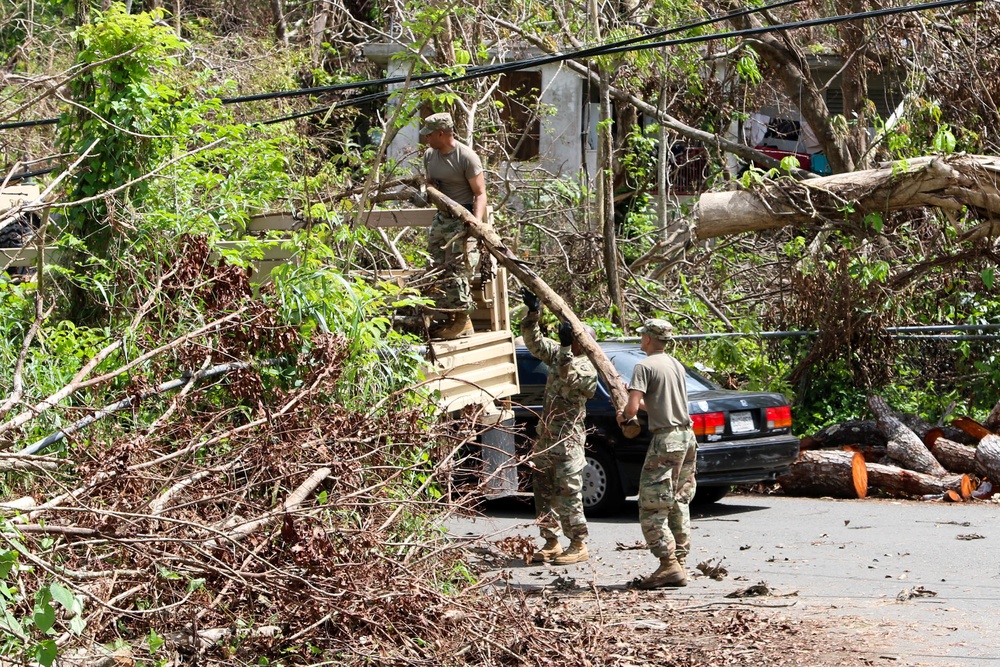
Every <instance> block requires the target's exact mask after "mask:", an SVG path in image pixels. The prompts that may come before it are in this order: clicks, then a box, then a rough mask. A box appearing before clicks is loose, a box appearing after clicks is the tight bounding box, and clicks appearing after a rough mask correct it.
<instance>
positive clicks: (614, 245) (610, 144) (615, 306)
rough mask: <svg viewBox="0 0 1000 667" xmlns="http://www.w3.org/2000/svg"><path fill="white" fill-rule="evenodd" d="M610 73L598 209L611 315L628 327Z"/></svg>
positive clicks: (604, 96) (604, 85) (604, 86)
mask: <svg viewBox="0 0 1000 667" xmlns="http://www.w3.org/2000/svg"><path fill="white" fill-rule="evenodd" d="M608 76H609V75H608V73H607V72H601V89H600V96H601V122H600V124H599V125H598V128H600V131H599V133H598V151H597V166H598V172H597V177H598V183H599V187H598V189H597V192H598V210H599V211H600V220H601V231H602V234H601V236H602V238H603V239H604V275H605V277H606V279H607V281H608V297H609V298H610V299H611V306H612V308H611V310H612V317H613V319H614V321H615V322H617V323H618V326H620V327H621V328H622V329H624V328H625V299H624V298H623V296H622V286H621V280H620V279H619V277H618V235H617V233H616V230H615V187H614V168H613V167H612V164H613V162H614V140H613V138H612V134H611V94H610V92H609V90H610V89H609V84H608Z"/></svg>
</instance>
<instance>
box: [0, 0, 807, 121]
mask: <svg viewBox="0 0 1000 667" xmlns="http://www.w3.org/2000/svg"><path fill="white" fill-rule="evenodd" d="M799 2H802V0H779V1H778V2H774V3H772V4H769V5H763V6H760V7H750V8H747V9H741V10H737V11H733V12H729V13H726V14H722V15H720V16H714V17H710V18H706V19H700V20H698V21H688V22H685V23H682V24H680V25H677V26H674V27H672V28H664V29H662V30H657V31H654V32H651V33H648V34H645V35H641V36H638V37H632V38H629V39H625V40H620V41H616V42H610V43H608V44H601V45H598V46H592V47H587V48H585V49H580V50H577V51H572V52H569V54H565V55H564V56H562V57H563V58H564V59H565V58H566V57H568V56H572V57H577V58H586V57H590V56H594V55H600V54H602V53H604V52H605V51H606V50H607V49H612V48H623V47H627V46H629V45H631V44H637V43H640V42H644V41H647V40H650V39H656V38H657V37H663V36H665V35H671V34H675V33H678V32H683V31H685V30H694V29H697V28H701V27H704V26H706V25H711V24H714V23H719V22H722V21H728V20H731V19H734V18H738V17H740V16H747V15H750V14H755V13H758V12H763V11H767V10H770V9H777V8H779V7H784V6H786V5H793V4H797V3H799ZM547 62H555V61H553V60H552V57H551V56H543V57H536V58H528V59H523V60H511V61H507V62H505V63H500V64H493V65H476V66H474V67H469V68H467V69H466V71H465V74H464V75H463V77H461V78H456V77H453V76H451V75H449V74H447V73H445V72H425V73H423V74H414V75H411V76H392V77H384V78H381V79H368V80H365V81H350V82H346V83H337V84H333V85H329V86H315V87H312V88H296V89H293V90H278V91H272V92H268V93H256V94H253V95H242V96H239V97H223V98H220V102H222V104H243V103H246V102H259V101H263V100H273V99H279V98H286V97H302V96H305V95H321V94H324V93H334V92H341V91H345V90H360V89H363V88H371V87H374V86H390V85H393V84H397V83H406V82H413V81H431V80H437V81H436V82H435V83H434V84H432V86H438V85H444V84H448V83H452V82H453V81H464V80H467V79H470V78H479V77H485V76H493V75H495V74H502V73H504V72H510V71H516V70H520V69H528V68H529V67H538V66H539V65H543V64H546V63H547ZM383 96H384V95H379V97H383ZM379 97H375V98H374V99H379ZM352 99H354V98H352ZM365 101H368V99H367V98H366V100H365ZM323 108H324V109H327V108H329V107H323ZM305 115H312V112H306V114H305ZM299 117H301V116H299V115H295V116H294V118H299ZM292 119H293V118H291V117H290V118H288V119H287V120H292ZM58 122H59V119H58V118H44V119H40V120H25V121H17V122H13V123H0V130H13V129H19V128H26V127H37V126H40V125H54V124H55V123H58ZM275 122H282V121H281V120H274V121H263V123H262V124H270V123H275Z"/></svg>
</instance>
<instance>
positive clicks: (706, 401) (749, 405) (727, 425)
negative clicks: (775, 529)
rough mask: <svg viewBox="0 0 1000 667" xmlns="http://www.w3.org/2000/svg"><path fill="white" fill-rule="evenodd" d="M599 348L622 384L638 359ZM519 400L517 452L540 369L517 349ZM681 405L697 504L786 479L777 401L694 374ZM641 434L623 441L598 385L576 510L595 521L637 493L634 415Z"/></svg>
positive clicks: (629, 350)
mask: <svg viewBox="0 0 1000 667" xmlns="http://www.w3.org/2000/svg"><path fill="white" fill-rule="evenodd" d="M601 347H602V348H603V349H604V352H605V353H606V354H607V355H608V357H609V358H610V359H611V361H612V363H613V364H614V365H615V368H616V369H617V370H618V372H619V373H620V374H621V376H622V378H624V379H625V381H626V382H627V381H628V379H629V378H631V377H632V369H633V367H634V366H635V365H636V364H637V363H638V362H639V361H641V360H642V359H644V358H645V356H646V355H645V354H644V353H643V352H642V351H641V350H640V349H639V346H638V345H636V344H629V343H602V344H601ZM517 372H518V378H519V381H520V384H521V393H520V394H518V395H517V396H515V397H514V398H513V401H514V402H515V404H516V405H515V409H514V413H515V419H516V420H517V422H518V424H519V425H520V426H523V430H521V429H518V431H519V435H518V439H519V441H520V442H519V443H518V445H519V449H521V450H522V451H523V450H524V448H526V447H528V446H530V442H529V441H528V439H527V438H528V436H531V437H534V434H535V424H536V423H537V422H538V414H540V413H541V410H542V400H543V396H544V393H545V379H546V377H547V376H548V367H547V366H546V365H545V364H544V363H542V362H541V361H539V360H538V359H536V358H535V357H533V356H532V355H531V353H530V352H528V350H527V348H524V347H519V348H518V350H517ZM687 391H688V405H689V409H690V412H691V419H692V421H693V422H694V431H695V435H696V436H697V438H698V468H697V479H698V491H697V496H696V501H697V502H706V503H707V502H715V501H716V500H719V499H721V498H722V497H723V496H725V495H726V493H727V492H728V491H729V488H730V486H731V485H733V484H753V483H755V482H763V481H766V480H772V479H774V478H775V477H776V476H778V475H780V474H782V473H784V472H786V471H787V470H788V467H789V466H790V465H791V463H792V461H794V460H795V458H796V457H797V456H798V453H799V440H798V438H796V437H795V436H793V435H792V415H791V409H790V408H789V406H788V402H787V401H786V400H785V397H784V396H782V395H781V394H770V393H763V392H753V391H732V390H726V389H722V388H720V387H719V386H717V385H715V384H713V383H712V382H711V381H710V380H708V379H706V378H704V377H702V376H701V375H699V374H698V373H696V372H695V371H693V370H691V369H688V372H687ZM639 420H640V422H642V425H643V430H642V433H641V434H640V435H639V436H638V437H636V438H633V439H628V438H626V437H625V436H624V435H623V434H622V432H621V429H620V428H619V427H618V424H617V422H616V419H615V410H614V408H613V407H612V405H611V399H610V397H609V395H608V391H607V388H606V387H605V386H604V383H603V382H602V383H601V384H600V385H599V387H598V390H597V394H596V395H595V396H594V398H592V399H591V400H590V401H588V403H587V426H588V429H589V430H588V434H587V463H588V466H587V468H586V469H585V470H584V479H583V504H584V507H585V509H586V511H587V513H588V514H591V515H594V516H597V515H601V514H609V513H612V512H614V511H616V510H617V509H619V508H620V507H621V505H622V503H623V502H624V500H625V498H626V497H627V496H632V495H635V494H637V493H638V492H639V473H640V471H641V470H642V463H643V460H644V459H645V457H646V449H647V448H648V447H649V442H650V439H651V437H652V435H651V434H650V432H649V431H648V430H647V428H646V415H645V413H642V412H640V413H639Z"/></svg>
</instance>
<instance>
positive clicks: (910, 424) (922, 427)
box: [896, 414, 979, 447]
mask: <svg viewBox="0 0 1000 667" xmlns="http://www.w3.org/2000/svg"><path fill="white" fill-rule="evenodd" d="M896 416H897V417H899V421H901V422H903V424H905V425H906V427H907V428H908V429H910V430H911V431H913V432H914V433H916V434H917V437H918V438H920V439H921V440H923V441H924V444H925V445H926V444H927V434H928V433H930V432H931V431H939V432H940V435H941V436H944V437H945V438H948V439H949V440H954V441H955V442H960V443H962V444H963V445H970V446H972V447H975V446H976V443H977V442H979V438H976V437H973V436H971V435H969V434H968V433H966V432H965V431H963V430H962V429H959V428H956V427H954V426H934V425H933V424H929V423H928V422H927V421H926V420H924V419H923V418H922V417H919V416H917V415H911V414H897V415H896Z"/></svg>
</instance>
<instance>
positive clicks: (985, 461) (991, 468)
mask: <svg viewBox="0 0 1000 667" xmlns="http://www.w3.org/2000/svg"><path fill="white" fill-rule="evenodd" d="M976 463H978V464H979V465H980V466H982V469H983V472H984V473H985V474H986V477H988V478H989V480H990V481H991V482H993V484H994V486H995V485H997V484H1000V435H993V434H992V433H991V434H990V435H987V436H986V437H985V438H983V439H982V440H980V441H979V446H978V447H976Z"/></svg>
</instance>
